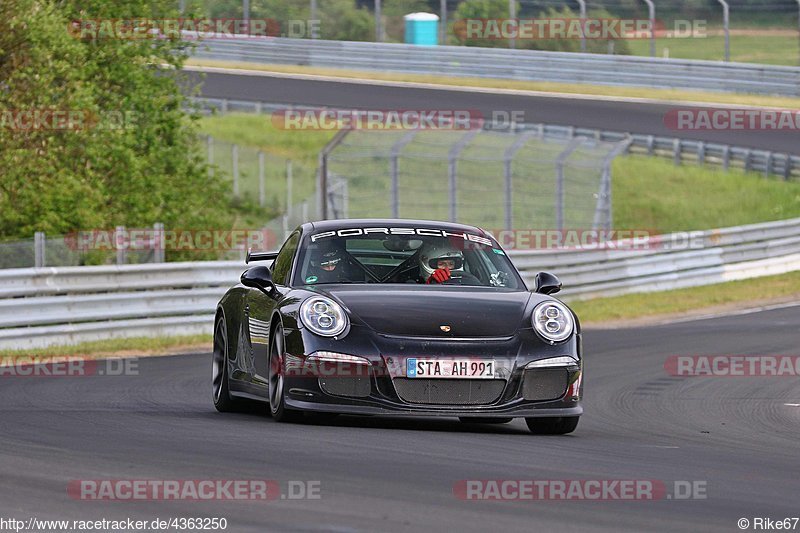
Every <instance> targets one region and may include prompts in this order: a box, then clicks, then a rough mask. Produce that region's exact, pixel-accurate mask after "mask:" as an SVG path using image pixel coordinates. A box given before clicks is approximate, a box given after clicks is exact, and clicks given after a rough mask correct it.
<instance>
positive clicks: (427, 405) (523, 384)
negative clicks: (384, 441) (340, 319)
mask: <svg viewBox="0 0 800 533" xmlns="http://www.w3.org/2000/svg"><path fill="white" fill-rule="evenodd" d="M527 333H528V335H526V332H522V333H520V334H518V335H516V336H515V337H513V338H507V339H491V340H480V341H475V340H465V341H463V342H460V341H455V342H454V341H448V342H442V341H439V342H430V341H428V340H426V341H424V342H414V341H413V340H412V341H409V339H402V340H401V339H386V338H381V337H380V336H378V335H374V334H370V333H369V332H366V331H361V332H359V331H351V332H350V334H348V336H347V337H346V338H345V339H343V340H340V341H333V340H329V341H328V342H329V343H330V344H327V345H324V344H323V345H320V343H319V342H318V338H317V337H312V338H310V339H308V338H304V337H306V336H307V335H309V334H308V333H307V332H303V331H302V330H295V331H293V332H291V334H290V335H289V338H288V339H287V340H288V341H289V342H287V351H288V352H289V353H287V354H286V360H287V365H288V366H291V367H292V368H294V369H298V368H303V369H304V370H305V371H303V372H294V373H293V372H287V375H286V377H285V385H284V387H285V388H284V390H285V391H286V397H285V401H286V406H287V407H288V408H290V409H297V410H303V411H317V412H329V413H342V414H354V415H380V416H391V415H395V416H425V417H459V416H467V417H468V416H475V417H488V418H491V417H497V418H507V417H512V418H513V417H560V416H580V415H581V414H582V413H583V407H582V405H581V397H582V394H583V386H582V364H583V363H582V359H581V354H580V351H581V349H580V335H576V336H574V337H573V338H572V339H570V340H569V341H567V342H565V343H562V344H560V345H555V346H550V345H547V344H545V343H542V342H541V341H539V340H538V337H535V334H533V333H532V332H527ZM293 340H294V342H293ZM345 341H346V342H345ZM315 352H316V353H319V352H334V353H343V354H348V355H356V356H357V357H360V358H363V360H365V361H368V362H369V364H368V365H367V364H364V365H358V364H356V365H349V364H348V365H345V366H344V367H342V366H340V365H334V368H333V371H331V368H327V369H326V368H320V367H319V366H318V365H312V366H311V367H309V366H307V365H306V363H307V362H308V361H309V360H308V359H307V358H308V356H309V355H310V354H314V353H315ZM564 355H568V356H571V357H572V358H574V359H575V360H576V361H577V363H576V364H573V365H569V366H564V367H559V368H557V369H552V368H551V369H547V370H530V369H528V370H526V368H525V367H526V365H527V364H528V363H530V362H531V361H536V360H539V359H547V358H550V357H559V356H564ZM412 357H415V358H421V357H426V358H434V359H436V358H441V359H448V358H462V357H468V358H471V359H477V360H480V361H487V360H493V361H494V362H495V363H496V367H497V370H496V377H497V378H498V379H495V380H486V379H465V378H458V379H455V380H454V379H447V378H433V379H424V378H407V377H406V374H405V370H404V369H405V368H406V362H407V359H409V358H412ZM309 368H313V371H311V372H309V371H308V370H309ZM342 368H346V369H347V371H345V372H341V369H342ZM353 370H356V372H355V373H353V372H352V371H353ZM542 372H545V373H546V372H551V373H552V372H555V373H556V374H558V377H557V379H556V382H557V383H556V384H555V386H553V383H552V381H553V380H552V379H551V378H552V375H551V376H550V377H548V378H547V379H549V380H550V382H546V381H547V380H546V379H545V378H544V374H542ZM337 379H340V380H349V381H339V382H336V381H335V380H337ZM398 380H401V381H402V382H398ZM532 380H535V382H534V381H532ZM559 380H560V381H559ZM456 381H460V382H461V383H455V382H456ZM490 381H491V382H493V383H489V382H490ZM412 382H413V383H412ZM424 382H427V384H426V383H424ZM467 382H471V383H467ZM501 382H502V383H501ZM337 383H340V384H343V386H339V385H338V384H337ZM398 385H403V386H402V387H399V386H398ZM454 385H458V386H454ZM487 385H491V387H487ZM489 388H491V389H492V391H493V392H492V391H489V392H487V390H488V389H489ZM332 391H333V393H332ZM556 391H557V392H556ZM462 398H463V399H464V401H461V399H462ZM427 399H430V400H431V401H427Z"/></svg>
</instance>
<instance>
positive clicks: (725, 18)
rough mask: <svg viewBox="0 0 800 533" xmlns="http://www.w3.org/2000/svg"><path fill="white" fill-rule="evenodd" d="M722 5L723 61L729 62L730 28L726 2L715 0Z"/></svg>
mask: <svg viewBox="0 0 800 533" xmlns="http://www.w3.org/2000/svg"><path fill="white" fill-rule="evenodd" d="M717 2H719V3H720V4H722V27H723V30H724V31H725V61H730V60H731V28H730V17H729V9H728V2H726V1H725V0H717Z"/></svg>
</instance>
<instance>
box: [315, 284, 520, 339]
mask: <svg viewBox="0 0 800 533" xmlns="http://www.w3.org/2000/svg"><path fill="white" fill-rule="evenodd" d="M318 288H321V287H318ZM324 292H326V293H328V294H329V295H330V296H332V297H333V298H335V299H337V300H339V301H340V302H341V303H342V304H344V306H345V307H346V308H347V309H348V310H349V312H350V314H351V317H352V318H353V321H354V323H358V322H361V323H363V324H364V325H366V326H369V327H370V328H372V329H373V330H375V331H376V332H378V333H381V334H384V335H396V336H409V337H440V338H447V337H455V338H463V337H510V336H512V335H514V334H515V333H516V332H517V330H518V329H519V327H520V326H521V324H522V321H523V318H524V315H525V308H526V306H527V303H528V300H529V299H530V297H531V293H529V292H527V291H510V290H500V289H489V288H480V287H469V288H465V287H450V286H444V287H431V286H418V285H409V286H407V287H406V286H402V285H401V286H395V287H391V288H388V287H387V288H383V287H380V288H379V287H374V286H368V287H365V286H363V285H361V286H354V285H337V286H332V287H330V288H325V289H324ZM442 326H449V327H450V331H444V330H443V328H442Z"/></svg>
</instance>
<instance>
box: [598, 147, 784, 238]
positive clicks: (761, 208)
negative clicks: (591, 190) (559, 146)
mask: <svg viewBox="0 0 800 533" xmlns="http://www.w3.org/2000/svg"><path fill="white" fill-rule="evenodd" d="M612 176H613V178H612V179H613V209H614V227H617V228H624V229H634V228H636V229H648V230H653V231H656V232H659V233H666V232H670V231H684V230H697V229H709V228H720V227H726V226H738V225H741V224H753V223H756V222H766V221H770V220H780V219H786V218H794V217H800V183H798V182H783V181H779V180H778V179H776V178H764V177H763V176H761V175H760V174H757V173H753V172H749V173H744V172H741V171H737V170H734V171H730V172H724V171H723V170H721V169H719V168H713V167H701V166H697V165H694V164H692V163H687V164H684V165H681V166H674V165H673V164H672V162H671V161H669V160H668V159H663V158H656V157H647V156H626V157H621V158H618V159H617V160H616V161H614V165H613V174H612Z"/></svg>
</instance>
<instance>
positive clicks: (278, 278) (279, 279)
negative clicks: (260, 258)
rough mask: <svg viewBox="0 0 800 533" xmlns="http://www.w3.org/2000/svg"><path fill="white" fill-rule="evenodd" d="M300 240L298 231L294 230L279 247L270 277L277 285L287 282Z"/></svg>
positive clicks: (286, 283)
mask: <svg viewBox="0 0 800 533" xmlns="http://www.w3.org/2000/svg"><path fill="white" fill-rule="evenodd" d="M298 242H300V233H298V232H295V233H293V234H292V235H291V237H289V239H288V240H287V241H286V242H285V243H284V245H283V248H281V251H280V253H279V254H278V257H276V258H275V262H274V263H272V279H273V280H274V281H275V283H277V284H278V285H288V284H289V273H290V272H291V270H292V261H293V260H294V254H295V252H296V251H297V243H298Z"/></svg>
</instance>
